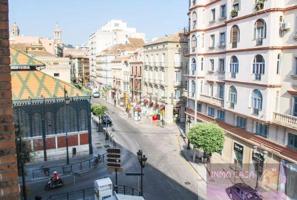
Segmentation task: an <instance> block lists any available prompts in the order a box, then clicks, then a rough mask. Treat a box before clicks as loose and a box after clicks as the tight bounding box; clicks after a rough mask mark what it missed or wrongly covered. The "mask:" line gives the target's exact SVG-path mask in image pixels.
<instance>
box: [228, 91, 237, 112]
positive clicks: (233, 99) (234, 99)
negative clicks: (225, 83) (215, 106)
mask: <svg viewBox="0 0 297 200" xmlns="http://www.w3.org/2000/svg"><path fill="white" fill-rule="evenodd" d="M229 101H230V107H231V108H234V106H235V105H236V103H237V90H236V88H235V87H234V86H231V87H230V91H229Z"/></svg>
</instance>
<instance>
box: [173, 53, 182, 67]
mask: <svg viewBox="0 0 297 200" xmlns="http://www.w3.org/2000/svg"><path fill="white" fill-rule="evenodd" d="M174 64H175V66H177V67H179V66H180V65H181V55H180V54H179V53H176V54H175V55H174Z"/></svg>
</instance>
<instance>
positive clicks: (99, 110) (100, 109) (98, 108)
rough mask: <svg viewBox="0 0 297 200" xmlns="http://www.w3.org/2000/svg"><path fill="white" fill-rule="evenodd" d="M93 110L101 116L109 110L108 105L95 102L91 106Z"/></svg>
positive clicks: (96, 114)
mask: <svg viewBox="0 0 297 200" xmlns="http://www.w3.org/2000/svg"><path fill="white" fill-rule="evenodd" d="M91 111H92V113H93V114H94V115H95V116H97V117H99V118H101V117H102V116H103V115H104V113H105V112H106V111H107V107H106V106H103V105H99V104H95V105H93V106H92V107H91Z"/></svg>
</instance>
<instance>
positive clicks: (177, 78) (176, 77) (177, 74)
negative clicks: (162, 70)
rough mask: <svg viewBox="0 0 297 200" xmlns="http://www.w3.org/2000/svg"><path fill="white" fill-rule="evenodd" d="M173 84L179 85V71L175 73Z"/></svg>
mask: <svg viewBox="0 0 297 200" xmlns="http://www.w3.org/2000/svg"><path fill="white" fill-rule="evenodd" d="M175 82H176V83H177V84H180V82H181V72H180V71H178V72H175Z"/></svg>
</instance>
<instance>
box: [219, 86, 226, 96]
mask: <svg viewBox="0 0 297 200" xmlns="http://www.w3.org/2000/svg"><path fill="white" fill-rule="evenodd" d="M224 93H225V87H224V84H219V98H221V99H224Z"/></svg>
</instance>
